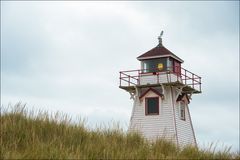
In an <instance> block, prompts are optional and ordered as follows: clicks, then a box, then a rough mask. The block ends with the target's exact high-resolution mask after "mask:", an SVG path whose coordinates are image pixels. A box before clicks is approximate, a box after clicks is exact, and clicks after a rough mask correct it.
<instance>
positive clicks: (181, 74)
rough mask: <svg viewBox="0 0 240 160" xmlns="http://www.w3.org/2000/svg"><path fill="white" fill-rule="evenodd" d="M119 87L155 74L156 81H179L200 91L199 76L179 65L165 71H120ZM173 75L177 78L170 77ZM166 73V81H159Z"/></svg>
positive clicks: (136, 83) (131, 84) (136, 82)
mask: <svg viewBox="0 0 240 160" xmlns="http://www.w3.org/2000/svg"><path fill="white" fill-rule="evenodd" d="M119 73H120V78H119V79H120V87H127V86H134V85H141V82H140V77H145V76H156V78H157V81H156V83H172V82H180V83H182V84H184V85H186V86H189V87H191V88H193V89H195V90H197V91H200V92H201V77H200V76H198V75H196V74H194V73H192V72H190V71H188V70H186V69H184V68H181V67H178V66H176V67H174V68H172V67H168V68H167V69H166V71H158V70H157V69H156V70H149V69H141V70H129V71H120V72H119ZM171 74H172V75H175V76H176V79H177V80H175V81H174V80H173V79H171V76H170V75H171ZM162 75H166V79H167V82H161V80H160V78H159V77H160V76H162Z"/></svg>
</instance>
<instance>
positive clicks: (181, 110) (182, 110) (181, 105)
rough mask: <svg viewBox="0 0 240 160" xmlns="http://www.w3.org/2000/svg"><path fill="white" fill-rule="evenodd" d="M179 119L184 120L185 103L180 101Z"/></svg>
mask: <svg viewBox="0 0 240 160" xmlns="http://www.w3.org/2000/svg"><path fill="white" fill-rule="evenodd" d="M180 119H181V120H185V103H184V102H180Z"/></svg>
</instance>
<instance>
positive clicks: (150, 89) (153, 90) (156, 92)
mask: <svg viewBox="0 0 240 160" xmlns="http://www.w3.org/2000/svg"><path fill="white" fill-rule="evenodd" d="M149 91H152V92H154V93H155V94H157V95H159V96H160V97H162V94H161V93H159V92H158V91H157V90H155V89H153V88H151V87H150V88H149V89H148V90H146V91H145V92H144V93H143V94H142V95H141V96H140V97H139V99H141V98H143V97H144V96H145V95H146V94H147V93H148V92H149Z"/></svg>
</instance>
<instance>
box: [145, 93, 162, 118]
mask: <svg viewBox="0 0 240 160" xmlns="http://www.w3.org/2000/svg"><path fill="white" fill-rule="evenodd" d="M150 98H157V100H158V103H157V104H158V106H157V109H158V112H157V113H151V114H148V112H147V99H150ZM154 115H159V97H145V116H154Z"/></svg>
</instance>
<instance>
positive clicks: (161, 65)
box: [142, 58, 167, 73]
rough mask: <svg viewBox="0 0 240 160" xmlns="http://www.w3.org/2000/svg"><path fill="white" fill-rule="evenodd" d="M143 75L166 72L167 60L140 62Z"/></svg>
mask: <svg viewBox="0 0 240 160" xmlns="http://www.w3.org/2000/svg"><path fill="white" fill-rule="evenodd" d="M142 66H143V68H142V69H143V73H148V72H162V71H166V70H167V58H158V59H149V60H144V61H142Z"/></svg>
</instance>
